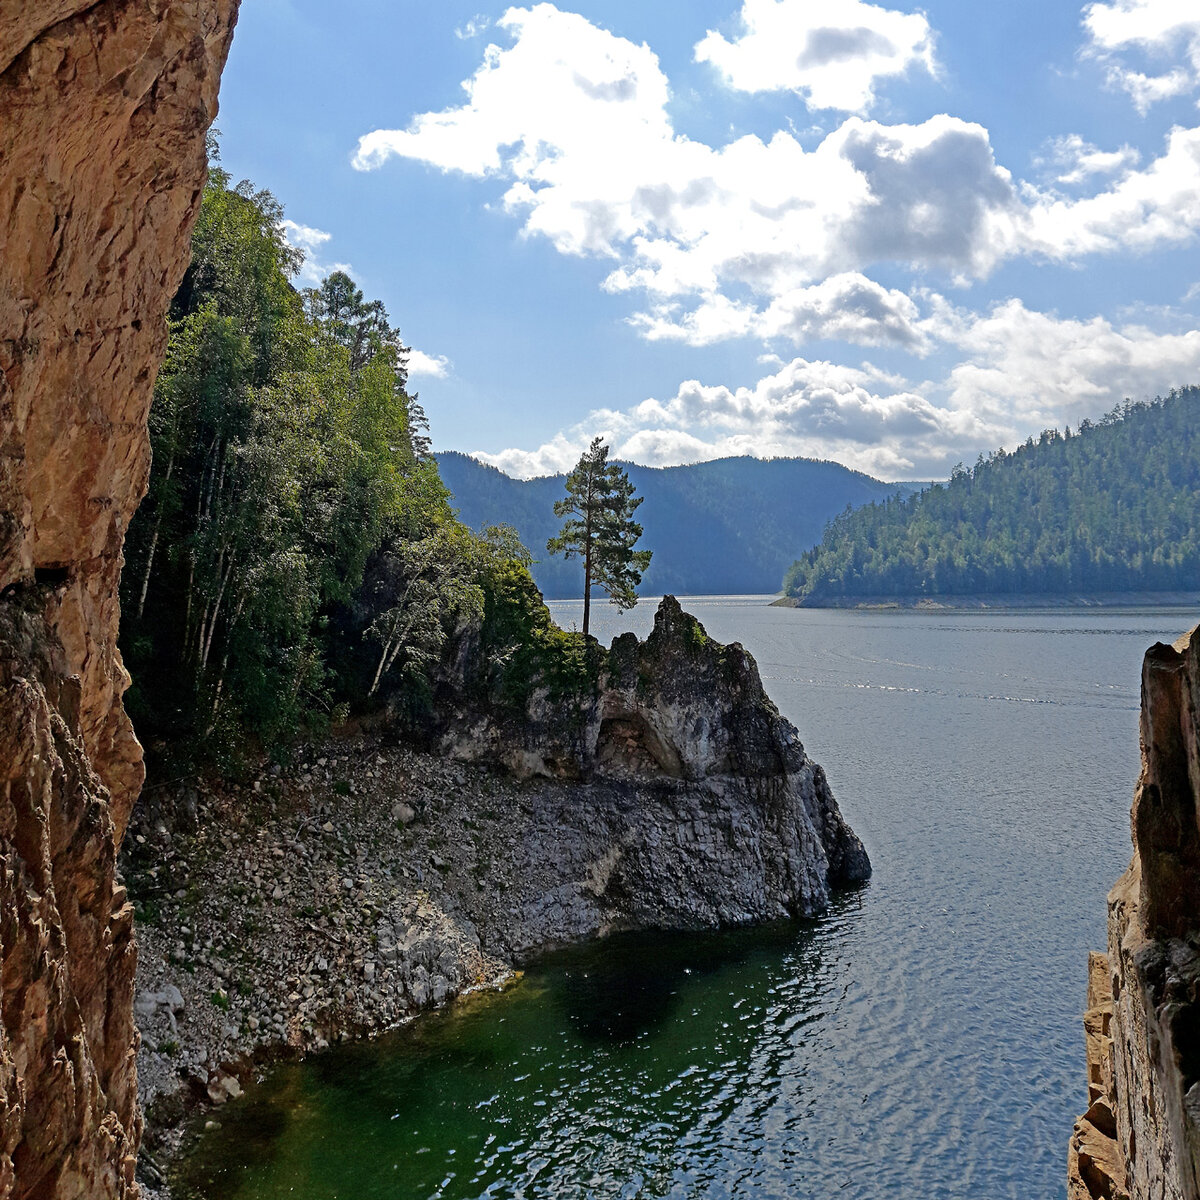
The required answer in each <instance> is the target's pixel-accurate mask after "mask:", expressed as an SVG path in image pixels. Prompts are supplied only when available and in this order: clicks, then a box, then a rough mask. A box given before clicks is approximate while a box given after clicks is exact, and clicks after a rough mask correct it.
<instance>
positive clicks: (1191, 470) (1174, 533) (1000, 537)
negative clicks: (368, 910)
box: [784, 387, 1200, 605]
mask: <svg viewBox="0 0 1200 1200" xmlns="http://www.w3.org/2000/svg"><path fill="white" fill-rule="evenodd" d="M1198 433H1200V388H1195V387H1189V388H1185V389H1183V390H1182V391H1179V392H1175V391H1173V392H1171V394H1170V395H1169V396H1167V397H1166V398H1165V399H1162V398H1160V399H1157V400H1154V401H1152V402H1148V403H1141V404H1131V403H1129V402H1126V403H1125V404H1124V405H1122V406H1119V407H1118V408H1116V409H1114V410H1113V411H1112V412H1111V413H1109V414H1108V415H1107V416H1106V417H1104V418H1103V419H1102V420H1101V421H1100V422H1099V423H1098V424H1095V425H1093V424H1092V423H1091V422H1090V421H1085V422H1084V423H1083V425H1082V426H1081V427H1080V430H1079V432H1078V433H1077V434H1075V435H1074V436H1071V434H1070V430H1069V429H1068V430H1067V433H1066V434H1065V435H1064V434H1061V433H1059V432H1058V431H1057V430H1048V431H1046V432H1045V433H1043V434H1042V436H1041V439H1040V440H1039V441H1037V442H1034V441H1033V439H1032V438H1031V439H1030V440H1029V441H1027V442H1026V443H1025V445H1024V446H1021V447H1019V448H1018V449H1017V450H1015V451H1014V452H1012V453H1011V454H1008V453H1005V452H1004V451H1002V450H1001V451H997V452H996V453H995V454H992V455H990V456H988V457H983V456H981V457H980V459H979V462H978V463H977V464H976V466H975V468H974V470H972V471H965V470H962V469H961V468H960V469H958V470H956V471H955V472H954V474H953V475H952V477H951V478H950V481H949V482H948V483H946V484H935V485H934V486H933V487H931V488H929V489H927V490H926V491H924V492H921V493H920V494H919V495H915V496H911V497H909V498H907V499H903V500H887V501H885V502H884V503H882V504H874V505H870V506H868V507H865V508H861V509H858V510H857V511H856V512H853V513H848V514H844V515H843V516H840V517H839V518H838V519H837V520H836V521H835V522H834V523H833V524H832V525H831V526H830V527H829V529H827V530H826V532H825V536H824V538H823V539H822V541H821V543H820V544H819V545H818V546H816V547H814V548H813V549H812V550H810V551H808V553H807V554H805V555H803V556H802V557H801V558H800V559H799V560H798V561H797V562H795V563H793V564H792V567H791V569H790V570H789V571H788V575H787V578H786V580H785V582H784V587H785V590H786V591H787V593H788V595H789V596H792V597H794V598H795V599H796V600H797V601H798V602H799V603H801V604H808V605H822V604H831V603H832V604H836V603H843V602H846V601H848V600H852V599H853V598H855V597H867V596H871V597H913V596H935V595H942V596H953V595H967V594H972V593H997V594H1011V593H1042V594H1055V593H1058V594H1062V593H1072V592H1074V593H1078V592H1083V593H1095V592H1131V591H1191V590H1195V589H1197V588H1200V437H1198Z"/></svg>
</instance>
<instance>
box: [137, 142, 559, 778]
mask: <svg viewBox="0 0 1200 1200" xmlns="http://www.w3.org/2000/svg"><path fill="white" fill-rule="evenodd" d="M215 149H216V148H215V146H213V147H211V152H212V153H213V155H214V161H213V163H212V165H211V169H210V174H209V179H208V184H207V187H206V189H205V192H204V196H203V202H202V207H201V212H200V217H199V220H198V222H197V224H196V228H195V233H194V237H193V255H192V263H191V266H190V267H189V269H188V271H187V274H186V276H185V278H184V281H183V284H182V286H181V287H180V289H179V292H178V294H177V295H176V297H175V300H174V302H173V304H172V306H171V311H170V314H169V344H168V350H167V356H166V360H165V362H164V365H163V368H162V370H161V372H160V374H159V377H158V380H157V383H156V386H155V396H154V403H153V407H152V411H151V416H150V433H151V444H152V449H153V468H152V471H151V477H150V485H149V492H148V494H147V496H146V499H145V501H144V502H143V504H142V506H141V508H140V509H139V510H138V513H137V515H136V517H135V519H134V521H133V522H132V524H131V527H130V530H129V536H128V540H127V543H126V558H127V561H126V567H125V571H124V576H123V581H122V605H123V610H124V619H123V623H122V642H121V645H122V652H123V654H124V656H125V659H126V662H127V663H128V665H129V667H130V669H131V673H132V675H133V679H134V684H133V687H132V688H131V690H130V692H129V695H128V698H127V702H128V706H129V709H130V712H131V714H132V716H133V718H134V721H135V724H136V727H137V729H138V731H139V734H140V735H141V736H142V738H143V740H144V741H145V742H146V743H147V746H148V749H149V751H150V762H151V767H152V769H154V768H155V767H156V766H159V765H162V764H163V763H166V762H170V763H172V764H174V765H176V766H178V765H182V764H186V763H189V762H195V761H202V760H220V761H221V762H222V763H223V764H224V765H231V764H233V763H234V762H235V761H236V759H237V758H238V756H239V755H240V754H241V752H242V751H243V749H251V748H260V749H270V748H272V747H277V746H280V745H282V744H284V743H286V742H287V741H288V739H290V738H291V737H293V736H294V735H296V734H297V733H300V732H306V731H311V730H313V729H319V728H320V727H322V726H326V725H328V724H329V723H330V722H331V721H335V720H338V719H340V718H342V717H344V716H345V715H347V714H348V713H349V712H350V711H351V710H352V709H353V708H355V707H358V708H364V707H371V706H375V707H379V706H381V705H383V704H384V703H385V702H386V704H387V705H389V706H391V707H393V708H399V709H401V710H404V709H405V708H407V710H408V711H410V712H416V711H418V710H420V709H421V708H422V707H423V708H424V709H426V710H428V709H430V708H431V706H432V696H433V691H434V687H435V685H436V681H437V676H438V672H439V669H440V667H441V664H442V659H443V656H444V654H445V653H446V652H447V643H448V641H449V640H452V639H455V638H458V639H461V638H462V637H463V636H464V633H465V631H468V630H470V631H473V636H474V639H475V640H474V644H475V646H476V649H477V650H478V651H479V654H480V656H481V661H483V662H484V663H485V664H486V663H488V662H491V663H493V665H496V664H498V665H496V669H495V671H493V672H492V673H491V674H492V676H496V677H494V678H493V677H489V672H488V669H484V670H482V671H481V672H477V674H478V675H479V676H480V679H479V682H480V683H481V686H497V687H500V686H501V685H505V681H504V680H500V679H499V678H498V676H499V674H503V673H504V671H508V672H509V673H511V671H512V670H513V664H514V663H515V664H517V665H518V666H522V667H523V669H524V670H525V672H526V675H528V673H529V671H530V670H531V669H532V667H531V664H530V662H529V661H528V659H529V655H530V654H531V653H535V652H537V651H538V650H539V649H540V650H542V651H545V650H546V649H547V648H549V649H551V650H554V649H556V648H557V649H562V648H563V647H564V646H565V645H566V642H565V641H563V639H564V638H565V639H566V640H567V641H569V637H568V635H560V634H559V633H558V631H557V630H555V629H554V628H553V626H552V623H551V622H550V619H549V615H548V613H547V612H546V611H545V609H544V606H542V605H541V600H540V597H539V596H538V595H537V592H536V589H535V588H534V585H533V582H532V580H531V579H530V577H529V574H528V571H527V570H526V566H525V564H526V563H527V562H528V557H529V556H528V554H527V553H526V552H525V551H524V549H523V548H522V547H521V546H520V544H519V542H518V541H517V539H516V537H515V535H514V534H513V532H512V530H511V529H506V528H494V527H488V528H484V529H483V530H482V531H481V532H480V533H478V534H476V533H472V532H471V531H470V530H469V529H467V528H466V526H465V525H463V524H462V523H461V522H459V521H458V520H457V519H455V516H454V513H453V510H452V509H451V507H450V505H449V502H448V493H447V490H446V488H445V486H444V485H443V483H442V481H441V479H440V478H439V475H438V470H437V464H436V462H435V461H434V460H433V458H432V456H431V455H430V453H429V441H428V438H427V436H426V432H425V431H426V422H425V418H424V414H423V413H422V411H421V408H420V405H419V404H418V402H417V398H416V396H415V395H412V394H410V393H409V391H408V390H407V371H406V354H407V351H406V348H405V347H404V345H403V343H402V341H401V339H400V336H399V334H398V332H397V331H396V330H395V329H394V328H393V327H392V325H391V324H390V322H389V318H388V314H387V313H386V311H385V310H384V307H383V305H382V304H381V303H379V302H378V301H368V300H366V299H365V298H364V297H363V294H362V292H361V291H360V290H359V289H358V288H357V287H356V286H355V284H354V283H353V281H352V280H351V279H350V278H349V277H348V276H347V275H345V274H343V273H335V274H333V275H331V276H329V277H328V278H327V279H325V280H324V281H323V282H322V284H321V286H319V287H317V288H312V289H308V290H305V291H297V290H296V289H295V288H294V287H293V286H292V284H291V282H290V279H291V278H292V276H293V275H294V273H295V272H296V270H297V268H298V267H299V265H300V258H299V256H298V253H297V251H295V250H294V249H293V248H292V247H291V246H289V244H288V243H287V241H286V239H285V237H284V235H283V232H282V225H281V221H282V215H283V214H282V209H281V207H280V205H279V203H278V202H277V201H276V200H275V198H274V197H273V196H271V195H270V193H268V192H266V191H261V190H257V189H255V188H254V187H253V186H252V185H251V184H249V183H246V182H242V183H239V184H237V185H236V186H233V185H232V184H231V180H230V178H229V176H228V175H227V174H226V173H225V172H224V171H222V170H221V169H220V166H219V161H218V160H217V158H216V155H215ZM497 637H499V638H501V639H503V638H507V639H509V640H510V641H513V640H514V639H515V640H516V641H519V642H520V647H519V649H520V653H516V654H514V653H512V652H511V648H510V652H506V653H503V654H501V653H499V652H495V653H492V654H491V657H490V659H489V658H488V651H489V644H490V643H489V640H488V639H489V638H491V639H492V641H495V639H496V638H497ZM556 639H557V640H556ZM560 642H561V643H562V644H561V645H560ZM568 648H569V647H568ZM493 649H494V648H493ZM507 685H508V686H510V685H511V680H510V681H508V684H507Z"/></svg>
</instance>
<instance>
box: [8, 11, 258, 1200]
mask: <svg viewBox="0 0 1200 1200" xmlns="http://www.w3.org/2000/svg"><path fill="white" fill-rule="evenodd" d="M236 7H237V0H99V2H96V0H41V2H39V3H17V4H5V5H3V6H0V855H2V860H0V1012H2V1018H3V1019H2V1022H0V1026H2V1027H0V1197H7V1196H14V1197H30V1198H34V1197H36V1198H38V1200H49V1198H51V1197H76V1196H78V1197H83V1196H87V1197H107V1196H131V1195H135V1194H136V1185H135V1184H134V1182H133V1169H134V1157H135V1154H136V1150H137V1141H138V1136H139V1118H138V1116H137V1107H136V1080H135V1067H134V1052H135V1046H136V1034H135V1030H134V1026H133V1019H132V1011H131V993H132V988H133V971H134V961H135V952H134V949H133V942H132V935H131V921H132V915H131V910H130V907H129V905H128V904H127V903H126V902H125V896H124V892H123V891H122V889H120V888H119V887H117V885H116V881H115V865H114V863H115V853H116V846H117V844H118V843H119V841H120V838H121V835H122V833H123V831H124V828H125V824H126V822H127V820H128V818H129V813H130V810H131V807H132V805H133V801H134V799H135V797H136V795H137V792H138V789H139V787H140V786H141V781H142V764H141V750H140V748H139V746H138V744H137V741H136V739H135V738H134V736H133V731H132V729H131V728H130V725H129V721H128V719H127V717H126V716H125V713H124V710H123V708H122V705H121V695H122V693H123V692H124V689H125V686H126V682H127V679H126V675H125V671H124V668H123V667H122V665H121V659H120V655H119V654H118V652H117V620H118V611H117V581H118V577H119V574H120V569H121V545H122V540H123V538H124V534H125V528H126V525H127V523H128V521H129V518H130V517H131V516H132V514H133V510H134V508H135V507H136V505H137V503H138V501H139V500H140V498H141V496H142V493H143V492H144V490H145V486H146V476H147V471H148V469H149V443H148V439H147V435H146V415H147V411H148V408H149V404H150V396H151V389H152V386H153V381H154V374H155V371H156V370H157V367H158V364H159V361H160V360H161V357H162V353H163V350H164V347H165V343H166V327H165V322H164V317H163V314H164V313H165V312H166V309H167V304H168V302H169V300H170V297H171V295H172V294H173V292H174V290H175V288H176V287H177V285H178V283H179V279H180V277H181V276H182V273H183V270H184V268H185V266H186V263H187V255H188V241H189V236H190V232H191V225H192V221H193V219H194V217H195V213H196V209H197V205H198V202H199V196H200V189H201V187H202V184H203V179H204V170H205V153H204V134H205V131H206V130H207V128H208V126H209V124H210V123H211V121H212V119H213V117H214V116H215V114H216V100H217V84H218V80H219V76H220V71H221V67H222V65H223V63H224V61H225V56H226V54H227V52H228V48H229V41H230V37H231V32H232V26H233V21H234V18H235V12H236Z"/></svg>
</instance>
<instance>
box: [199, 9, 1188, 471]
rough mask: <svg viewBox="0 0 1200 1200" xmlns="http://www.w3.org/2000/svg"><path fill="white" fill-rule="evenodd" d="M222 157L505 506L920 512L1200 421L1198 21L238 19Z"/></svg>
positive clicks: (445, 439) (944, 15)
mask: <svg viewBox="0 0 1200 1200" xmlns="http://www.w3.org/2000/svg"><path fill="white" fill-rule="evenodd" d="M217 123H218V127H219V129H220V133H221V148H222V163H223V166H224V167H225V169H226V170H228V171H230V172H231V173H232V174H233V176H234V178H235V179H239V178H249V179H251V180H253V181H254V182H255V183H256V184H257V185H259V186H263V187H267V188H269V189H270V190H271V191H272V192H274V193H275V195H276V197H277V198H278V199H279V200H280V201H281V202H282V203H283V205H284V207H285V210H286V214H287V222H286V226H285V228H286V230H287V233H288V236H289V238H290V239H291V240H292V241H293V243H294V244H296V245H298V246H300V247H302V248H303V249H304V250H305V252H306V262H305V265H304V268H303V269H302V271H301V273H300V276H299V277H298V279H297V283H298V284H299V285H301V286H307V285H310V284H311V283H313V282H315V281H317V280H319V279H320V278H321V277H322V275H324V274H326V273H328V272H329V271H331V270H334V269H343V270H347V271H349V273H350V274H351V275H353V277H354V278H355V279H356V281H357V282H358V284H359V286H361V287H362V288H363V290H364V292H365V293H366V295H367V296H368V298H372V299H374V298H378V299H381V300H383V302H384V304H385V305H386V307H387V309H388V312H389V313H390V315H391V318H392V322H393V324H394V325H396V326H397V327H398V328H399V329H400V331H401V334H402V336H403V338H404V340H405V342H406V343H407V344H409V345H411V346H412V348H413V350H412V356H411V360H410V384H411V387H412V388H414V389H416V390H417V391H418V392H419V394H420V398H421V402H422V404H423V405H424V407H425V409H426V412H427V413H428V415H429V418H430V421H431V426H432V435H433V441H434V445H435V447H436V448H438V449H456V450H463V451H466V452H468V453H471V454H475V455H476V456H477V457H480V458H482V459H484V460H485V461H487V462H491V463H493V464H494V465H496V466H498V467H500V468H501V469H502V470H505V471H507V472H508V473H509V474H512V475H517V476H520V477H530V476H534V475H542V474H549V473H553V472H556V471H561V470H564V469H569V468H570V467H571V466H572V465H573V464H574V463H575V462H576V460H577V459H578V458H579V456H580V453H581V452H582V450H583V449H584V448H585V447H586V445H587V444H588V443H589V442H590V441H591V439H592V437H594V436H596V435H601V436H603V437H605V439H606V440H608V441H609V443H610V444H611V446H612V452H613V456H614V457H616V458H621V459H624V460H626V461H633V462H638V463H643V464H646V465H650V466H666V465H673V464H676V463H686V462H699V461H704V460H707V459H712V458H719V457H724V456H727V455H738V454H753V455H757V456H759V457H775V456H783V455H802V456H807V457H812V458H825V459H833V460H835V461H837V462H840V463H843V464H845V465H846V466H849V467H852V468H855V469H858V470H863V471H867V472H869V473H870V474H872V475H875V476H878V477H880V478H884V479H889V480H892V479H896V480H900V479H932V478H939V477H944V476H946V475H948V474H949V471H950V469H951V468H952V467H953V466H954V465H955V464H956V463H958V462H963V463H965V464H967V465H971V464H972V463H973V462H974V461H975V459H976V457H977V456H978V455H979V454H980V453H984V452H987V451H990V450H994V449H996V448H998V447H1001V446H1003V447H1005V448H1011V447H1012V446H1014V445H1016V444H1018V443H1020V442H1022V441H1024V440H1025V439H1026V438H1027V437H1029V436H1035V437H1036V436H1037V434H1039V433H1040V432H1041V431H1042V430H1043V429H1046V428H1050V427H1057V428H1062V427H1063V426H1064V425H1071V426H1077V425H1078V424H1079V422H1080V421H1082V420H1084V419H1092V420H1095V419H1097V418H1098V417H1100V416H1102V415H1103V414H1104V413H1105V412H1107V411H1109V410H1110V409H1111V408H1112V407H1113V406H1114V405H1115V404H1117V403H1120V402H1121V401H1123V400H1124V399H1126V398H1131V399H1134V400H1140V399H1145V398H1148V397H1152V396H1154V395H1156V394H1162V393H1165V392H1166V391H1168V390H1169V389H1170V388H1172V387H1178V386H1183V385H1186V384H1192V383H1200V329H1198V325H1200V320H1198V318H1200V272H1198V271H1197V267H1198V265H1200V256H1198V254H1197V235H1198V233H1200V3H1197V0H1108V2H1096V3H1087V4H1083V5H1082V6H1081V5H1080V4H1079V3H1072V2H1071V0H998V2H991V3H977V2H964V0H942V2H931V3H927V4H925V5H924V6H922V7H919V8H917V7H909V6H907V5H904V4H901V5H893V4H878V5H877V4H871V3H866V2H865V0H689V2H687V3H682V2H680V0H653V2H652V3H647V2H646V0H594V2H579V3H575V4H567V3H563V4H561V5H559V4H551V3H536V4H530V5H528V6H525V7H509V6H507V5H503V4H495V5H493V4H491V3H488V2H486V0H469V2H467V3H460V2H459V0H438V3H436V4H430V3H428V2H426V0H340V2H339V3H338V4H336V5H334V4H329V3H328V2H327V0H244V3H243V6H242V12H241V18H240V20H239V23H238V28H237V33H236V35H235V38H234V44H233V50H232V54H231V56H230V61H229V65H228V68H227V70H226V74H225V77H224V82H223V85H222V91H221V113H220V116H219V118H218V122H217Z"/></svg>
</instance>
